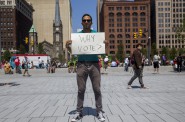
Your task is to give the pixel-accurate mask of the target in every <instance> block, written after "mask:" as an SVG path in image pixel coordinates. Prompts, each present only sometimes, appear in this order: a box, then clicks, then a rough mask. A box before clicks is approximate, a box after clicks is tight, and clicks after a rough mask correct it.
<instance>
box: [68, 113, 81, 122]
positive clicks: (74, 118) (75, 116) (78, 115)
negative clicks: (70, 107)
mask: <svg viewBox="0 0 185 122" xmlns="http://www.w3.org/2000/svg"><path fill="white" fill-rule="evenodd" d="M82 117H83V115H82V113H81V112H76V114H75V115H74V117H73V118H72V120H71V122H77V121H78V120H80V119H81V118H82Z"/></svg>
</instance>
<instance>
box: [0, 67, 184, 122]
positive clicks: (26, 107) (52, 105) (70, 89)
mask: <svg viewBox="0 0 185 122" xmlns="http://www.w3.org/2000/svg"><path fill="white" fill-rule="evenodd" d="M29 71H30V74H31V75H32V76H31V77H23V76H22V75H19V74H13V75H4V73H3V71H2V70H0V83H9V85H4V86H0V122H70V119H71V117H72V116H73V113H74V110H75V108H76V102H77V101H76V100H77V84H76V74H75V73H71V74H69V73H67V69H66V68H60V69H57V70H56V73H55V74H48V73H46V70H44V69H33V70H29ZM107 72H108V74H103V75H102V83H101V89H102V96H103V110H104V111H105V116H106V122H185V72H182V73H176V72H173V69H172V67H171V66H168V67H162V66H161V67H160V74H154V73H153V68H152V67H145V69H144V77H143V79H144V83H145V85H146V86H148V87H149V89H140V88H138V86H139V83H138V80H135V82H134V83H133V86H134V88H133V89H127V82H128V81H129V80H130V78H131V77H132V73H130V72H124V68H123V67H118V68H108V71H107ZM84 115H85V116H84V117H83V119H82V121H80V122H98V120H97V119H96V117H95V115H96V110H95V100H94V94H93V90H92V86H91V82H90V80H89V79H88V81H87V89H86V94H85V101H84Z"/></svg>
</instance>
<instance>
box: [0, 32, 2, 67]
mask: <svg viewBox="0 0 185 122" xmlns="http://www.w3.org/2000/svg"><path fill="white" fill-rule="evenodd" d="M1 51H2V50H1V32H0V69H1V60H2V59H1Z"/></svg>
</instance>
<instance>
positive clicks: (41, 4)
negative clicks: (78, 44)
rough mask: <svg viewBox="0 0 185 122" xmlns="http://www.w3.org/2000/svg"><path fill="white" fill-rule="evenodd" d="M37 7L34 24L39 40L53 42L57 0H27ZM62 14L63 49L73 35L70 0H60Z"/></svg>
mask: <svg viewBox="0 0 185 122" xmlns="http://www.w3.org/2000/svg"><path fill="white" fill-rule="evenodd" d="M27 1H29V2H30V3H31V4H32V6H33V7H34V9H35V12H34V14H33V24H34V26H35V29H36V30H37V33H38V42H43V41H44V40H45V41H47V42H49V43H51V44H53V42H54V40H53V39H54V37H53V18H55V0H27ZM59 6H60V16H61V21H62V25H63V40H64V41H63V49H64V50H65V47H64V46H65V42H66V40H69V39H70V37H71V31H72V23H71V19H72V14H71V12H72V8H71V3H70V0H59Z"/></svg>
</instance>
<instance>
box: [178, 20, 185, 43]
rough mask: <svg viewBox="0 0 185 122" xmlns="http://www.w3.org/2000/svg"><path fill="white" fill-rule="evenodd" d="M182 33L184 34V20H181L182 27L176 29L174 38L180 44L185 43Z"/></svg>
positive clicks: (184, 35) (184, 36)
mask: <svg viewBox="0 0 185 122" xmlns="http://www.w3.org/2000/svg"><path fill="white" fill-rule="evenodd" d="M183 32H185V18H184V19H183V23H182V25H180V27H176V36H177V38H178V40H180V41H181V42H184V41H185V34H184V33H183Z"/></svg>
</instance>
